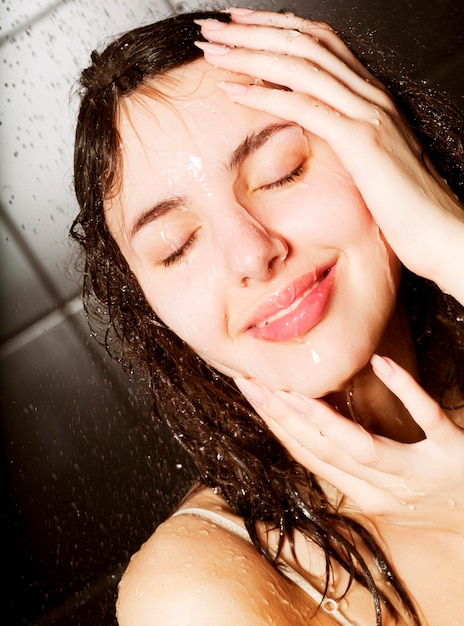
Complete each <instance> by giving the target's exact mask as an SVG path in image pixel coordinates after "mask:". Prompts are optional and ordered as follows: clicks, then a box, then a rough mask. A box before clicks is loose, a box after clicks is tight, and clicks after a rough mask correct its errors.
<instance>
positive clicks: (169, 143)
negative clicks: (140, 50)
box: [106, 59, 280, 232]
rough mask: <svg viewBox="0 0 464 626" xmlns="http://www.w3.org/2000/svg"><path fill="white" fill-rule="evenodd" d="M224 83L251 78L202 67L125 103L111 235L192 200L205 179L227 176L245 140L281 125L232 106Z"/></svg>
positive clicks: (109, 214)
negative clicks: (148, 210) (158, 208)
mask: <svg viewBox="0 0 464 626" xmlns="http://www.w3.org/2000/svg"><path fill="white" fill-rule="evenodd" d="M223 80H232V81H236V82H238V81H240V82H244V83H249V82H250V80H251V78H250V76H245V75H239V74H235V73H232V72H228V71H226V70H221V69H217V68H213V67H212V66H211V65H209V64H208V63H206V62H205V61H204V60H202V59H201V60H198V61H196V62H194V63H191V64H189V65H186V66H184V67H182V68H179V69H177V70H173V71H171V72H169V73H168V74H167V75H166V76H164V77H161V78H158V79H155V80H153V81H152V83H151V84H149V85H147V87H144V88H143V90H139V91H138V92H136V93H134V94H132V95H131V96H130V97H128V98H126V99H125V100H124V101H123V102H122V103H121V107H120V111H119V122H118V130H119V134H120V138H121V146H120V147H121V165H122V167H121V172H120V183H121V185H120V186H119V188H118V190H117V194H116V195H115V196H114V197H112V198H111V199H110V200H109V201H108V202H107V203H106V219H107V222H108V223H109V226H110V230H112V231H113V232H115V231H119V232H121V230H122V231H125V227H124V224H126V223H127V221H130V219H131V217H133V215H132V214H134V213H136V212H137V211H138V210H140V209H142V208H144V207H147V206H150V205H152V204H153V203H155V202H157V201H159V200H160V199H163V198H166V197H169V196H170V195H181V194H185V195H189V194H190V193H191V192H192V185H193V186H194V185H195V184H196V183H199V182H201V181H202V177H203V176H205V174H207V175H214V173H215V172H220V171H223V170H224V165H225V162H226V160H227V157H228V155H229V154H230V153H231V152H232V151H233V150H235V149H236V148H237V146H238V145H239V144H240V143H241V142H242V141H243V140H244V138H245V137H246V136H247V135H249V134H250V133H253V132H255V131H256V130H259V129H261V128H264V127H265V126H267V125H268V124H270V123H273V122H276V121H280V120H278V119H277V118H275V117H272V116H270V115H267V114H265V113H262V112H258V111H254V110H251V109H247V108H246V107H243V106H241V105H238V104H235V103H232V102H231V101H230V100H229V99H228V98H227V96H226V95H225V94H224V93H223V91H222V90H221V89H220V88H218V86H217V83H218V82H220V81H223ZM115 221H116V222H117V223H116V224H115ZM121 227H122V228H121Z"/></svg>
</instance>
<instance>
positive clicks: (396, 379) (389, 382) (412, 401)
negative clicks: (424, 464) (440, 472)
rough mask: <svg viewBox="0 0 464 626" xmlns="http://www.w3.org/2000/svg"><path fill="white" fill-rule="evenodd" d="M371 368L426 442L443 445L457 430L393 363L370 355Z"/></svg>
mask: <svg viewBox="0 0 464 626" xmlns="http://www.w3.org/2000/svg"><path fill="white" fill-rule="evenodd" d="M371 365H372V369H373V370H374V373H375V374H376V376H377V377H378V378H380V380H381V381H382V382H383V383H384V384H385V385H386V386H387V387H388V388H389V389H390V390H391V391H392V392H393V393H394V394H395V395H396V396H397V397H398V398H399V399H400V400H401V401H402V402H403V404H404V406H405V407H406V408H407V410H408V411H409V413H410V414H411V415H412V417H413V419H414V420H415V421H416V422H417V424H419V426H420V427H421V428H422V430H423V431H424V433H425V435H426V437H427V439H430V440H433V441H435V442H436V443H443V442H444V441H446V440H447V439H448V438H449V436H450V435H452V433H453V431H456V430H457V426H455V425H454V424H453V422H452V421H451V420H450V419H449V418H448V416H447V415H446V414H445V412H444V411H443V410H442V409H441V407H440V406H439V405H438V403H437V402H435V400H433V399H432V398H431V397H430V396H429V395H428V394H427V393H426V391H424V389H422V387H421V386H420V385H419V384H418V383H417V382H416V381H415V379H414V378H413V377H412V376H411V375H410V374H409V373H408V372H406V371H405V370H404V369H403V368H402V367H400V366H399V365H398V364H397V363H395V362H394V361H392V360H391V359H389V358H388V357H381V356H379V355H376V354H374V355H373V357H372V359H371Z"/></svg>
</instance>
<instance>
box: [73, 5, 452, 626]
mask: <svg viewBox="0 0 464 626" xmlns="http://www.w3.org/2000/svg"><path fill="white" fill-rule="evenodd" d="M206 17H214V18H216V19H219V20H224V21H228V20H229V16H228V15H227V14H224V13H216V12H195V13H190V14H183V15H178V16H175V17H171V18H169V19H167V20H164V21H162V22H159V23H157V24H153V25H149V26H143V27H141V28H138V29H135V30H132V31H130V32H128V33H126V34H123V35H122V36H121V37H119V38H118V39H117V40H116V41H114V42H113V43H111V44H110V45H108V47H107V48H106V49H105V50H104V51H103V52H101V53H98V52H93V53H92V65H91V66H90V67H89V68H88V69H86V70H85V71H84V72H83V73H82V78H81V83H80V86H81V106H80V112H79V117H78V122H77V130H76V142H75V161H74V166H75V190H76V195H77V199H78V202H79V205H80V213H79V215H78V216H77V218H76V220H75V221H74V223H73V226H72V229H71V235H72V237H73V238H74V240H75V241H77V242H78V243H79V244H80V246H81V249H82V251H83V253H84V254H83V259H84V267H83V295H84V303H85V310H86V313H87V316H88V319H89V323H90V325H91V327H92V329H93V331H94V333H95V335H96V336H97V337H98V338H99V340H100V341H101V342H102V343H103V344H104V345H105V346H106V348H107V350H108V351H109V352H110V354H111V355H112V356H114V358H116V359H118V360H119V361H120V362H121V363H122V364H123V365H124V366H125V367H126V368H129V369H132V368H134V367H137V368H142V369H143V371H144V375H145V377H146V378H147V380H148V381H149V384H150V389H151V394H152V397H153V415H154V416H155V418H156V419H160V420H162V421H163V422H165V423H166V424H167V425H168V427H169V428H170V429H171V430H172V432H173V433H174V436H175V437H176V438H177V440H178V441H179V442H181V444H182V446H183V447H184V448H185V449H186V450H187V451H188V452H189V453H190V455H191V456H192V458H193V460H194V462H195V464H196V467H197V468H198V473H199V479H200V481H201V483H202V484H204V485H208V486H210V487H212V488H214V489H215V490H217V492H218V493H220V494H222V496H223V497H224V498H225V500H226V501H227V502H228V503H229V505H230V506H231V508H232V510H233V511H234V512H236V513H237V514H239V515H240V516H242V517H243V518H244V520H245V524H246V527H247V530H248V532H249V534H250V536H251V539H252V540H253V542H254V544H255V546H256V548H257V549H258V550H259V551H260V552H261V553H263V554H264V555H265V556H266V558H268V559H269V560H270V562H272V563H273V564H274V565H276V560H277V557H276V555H271V554H270V553H269V551H268V548H267V546H266V545H265V544H264V542H263V541H262V540H261V539H260V537H259V535H258V533H257V530H256V524H257V522H259V521H261V520H263V521H265V522H268V523H269V524H271V525H272V526H274V527H275V528H278V529H279V530H280V537H281V545H282V542H283V540H284V538H285V537H288V538H289V539H290V540H292V538H293V536H294V533H295V531H297V530H298V531H300V532H303V533H304V534H305V535H306V536H308V537H310V538H311V540H312V541H314V542H315V543H316V544H317V545H318V546H320V547H321V548H322V549H323V550H324V552H325V554H326V574H327V575H326V590H327V587H328V584H329V572H330V568H331V563H333V562H338V563H340V564H341V565H342V566H343V567H344V568H345V570H346V571H347V572H348V573H349V574H350V580H353V579H354V580H355V581H358V582H359V583H361V584H362V585H364V586H365V587H367V588H368V589H369V590H370V592H371V594H372V596H373V599H374V604H375V609H376V616H377V624H381V623H382V607H387V609H388V610H390V611H392V612H393V613H396V614H398V613H397V612H398V609H399V607H400V606H402V607H403V609H406V611H407V613H408V614H409V616H410V619H411V621H412V622H413V623H419V619H418V616H417V613H416V610H415V608H414V606H413V603H412V602H411V600H410V599H409V596H408V594H407V592H406V590H405V589H404V588H403V586H402V584H401V582H400V581H399V579H398V578H397V576H396V575H395V573H394V572H393V571H392V568H391V567H390V565H389V563H388V560H387V559H386V557H385V556H384V555H383V553H382V551H381V550H380V548H379V546H378V545H377V544H376V543H375V541H374V540H373V539H372V537H371V535H370V534H369V532H368V531H367V530H365V529H364V528H363V527H362V526H361V525H359V524H358V523H357V522H355V521H354V520H352V519H350V518H348V517H345V516H343V515H340V514H339V513H338V512H337V511H336V510H334V509H333V507H332V506H331V505H330V504H329V502H328V501H327V499H326V497H325V495H324V493H323V491H322V490H321V488H320V486H319V484H318V482H317V480H316V478H315V477H314V476H313V475H312V474H310V473H309V472H307V471H306V470H305V469H304V468H302V467H301V466H300V465H299V464H297V463H296V462H295V461H294V460H293V459H292V458H291V457H290V456H289V455H288V454H287V453H286V451H285V450H284V448H283V447H282V445H281V444H280V443H279V442H278V441H277V440H276V438H275V437H274V436H273V435H272V434H271V433H270V432H269V430H268V429H267V428H266V426H265V425H264V424H263V422H262V421H261V419H260V418H259V417H258V416H257V415H256V414H255V412H254V411H253V410H252V409H251V408H250V406H249V405H248V403H247V402H246V401H245V400H244V398H243V396H242V395H241V394H240V393H239V392H238V390H237V389H236V387H235V386H234V384H233V383H232V381H231V380H230V379H228V378H227V377H226V376H223V375H221V374H220V373H218V372H216V371H214V370H213V369H212V368H210V367H209V366H208V365H207V364H206V363H204V362H203V361H202V360H201V359H200V358H199V357H198V356H197V355H196V354H195V353H194V352H193V351H192V350H191V349H190V348H189V346H188V345H187V344H185V343H184V342H183V341H182V340H181V339H179V338H178V337H177V336H176V335H175V334H174V333H173V332H172V331H171V330H169V329H168V328H166V326H165V325H164V324H163V322H162V321H161V320H159V319H157V317H156V315H155V314H154V312H153V310H152V309H151V307H150V306H149V305H148V303H147V301H146V300H145V298H144V296H143V294H142V291H141V289H140V287H139V285H138V283H137V280H136V279H135V277H134V275H133V274H132V272H131V270H130V269H129V267H128V264H127V262H126V261H125V259H124V257H123V256H122V254H121V252H120V250H119V248H118V246H117V245H116V243H115V241H114V239H113V238H112V236H111V234H110V232H109V230H108V227H107V225H106V222H105V218H104V210H103V203H104V200H105V198H106V197H107V196H108V195H110V194H111V193H113V191H114V189H115V187H116V186H117V184H118V176H119V175H120V168H121V162H120V151H119V134H118V129H117V112H118V106H119V104H120V102H121V100H122V99H123V98H125V97H127V96H130V94H132V93H133V92H134V91H136V90H138V89H140V88H141V87H142V86H143V85H145V84H146V83H147V82H148V81H150V80H151V79H152V78H153V77H156V76H160V75H163V74H165V73H167V72H169V71H170V70H172V69H175V68H176V67H179V66H181V65H184V64H186V63H189V62H192V61H194V60H196V59H198V58H200V57H201V52H200V51H199V50H198V48H196V47H195V46H194V45H193V42H194V41H195V40H198V39H201V35H200V32H199V27H198V26H196V25H195V24H194V22H193V20H194V19H195V18H206ZM374 73H376V74H377V75H378V76H379V77H380V78H381V80H383V81H384V82H385V83H386V84H387V86H388V87H389V88H390V89H391V90H392V91H393V92H394V93H395V94H396V96H397V98H398V102H399V105H400V107H401V108H402V109H403V111H404V112H405V113H406V115H407V116H408V118H409V120H410V121H411V124H412V126H413V128H414V129H415V130H416V132H417V134H418V135H419V137H420V139H421V140H422V142H423V145H424V147H425V149H426V150H427V152H428V153H429V154H430V156H431V158H432V160H433V161H434V162H435V165H436V166H438V168H439V170H440V172H441V173H442V174H443V175H444V176H445V177H446V178H447V180H448V182H449V184H450V185H451V186H452V187H453V188H454V189H455V191H456V192H458V193H461V195H462V184H463V182H462V178H463V177H462V171H463V163H464V155H463V147H462V144H461V141H460V139H459V137H458V135H457V134H456V133H453V132H451V131H450V130H448V129H449V128H451V127H453V126H454V128H455V129H459V128H462V127H463V124H462V118H459V112H458V111H457V110H455V109H454V108H453V107H452V106H451V105H449V104H448V105H446V106H444V105H443V104H442V103H441V102H439V100H438V96H437V94H435V93H433V92H431V91H430V90H427V89H425V88H424V86H422V87H421V89H420V90H419V91H418V90H415V89H412V88H411V85H410V83H409V82H407V81H406V80H405V79H403V78H401V79H400V80H394V79H392V78H386V77H384V76H380V75H379V72H375V70H374ZM401 290H402V294H403V297H404V299H405V302H406V304H407V307H408V311H409V316H410V318H411V323H412V326H413V330H414V334H415V338H416V341H417V352H418V358H419V362H420V366H421V368H422V375H423V380H424V384H425V387H426V388H427V389H428V390H429V392H430V393H432V395H434V396H435V397H437V398H439V399H440V398H441V397H442V395H443V393H444V391H445V390H446V389H452V388H458V387H459V385H460V384H462V380H464V376H463V374H464V363H463V361H464V359H463V345H464V331H463V321H462V320H463V312H462V308H461V307H460V306H459V305H458V304H457V303H456V302H455V301H454V300H453V299H452V298H450V297H447V296H445V295H444V294H442V293H441V291H440V290H439V289H438V288H437V287H436V286H435V285H434V284H432V283H430V282H428V281H426V280H423V279H420V278H418V277H416V276H414V275H413V274H411V273H410V272H407V271H406V270H405V271H404V275H403V284H402V289H401ZM459 390H460V391H461V393H462V392H463V391H464V390H463V389H462V388H461V387H459ZM353 537H354V538H355V539H353ZM360 542H361V544H362V545H363V546H364V548H367V550H368V551H369V552H370V553H371V554H372V555H373V558H374V560H375V562H376V564H377V567H378V569H379V571H380V572H381V574H382V576H383V581H384V583H385V584H381V585H378V584H376V583H375V581H374V576H373V574H372V573H371V571H370V570H369V567H368V566H367V564H366V561H365V559H364V558H363V557H362V556H361V554H360V552H359V551H358V548H357V546H358V545H359V543H360ZM276 566H277V565H276Z"/></svg>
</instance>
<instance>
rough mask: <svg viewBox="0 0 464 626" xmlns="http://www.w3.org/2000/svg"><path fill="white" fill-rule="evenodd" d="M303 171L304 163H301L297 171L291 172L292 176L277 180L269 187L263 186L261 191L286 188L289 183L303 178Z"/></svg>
mask: <svg viewBox="0 0 464 626" xmlns="http://www.w3.org/2000/svg"><path fill="white" fill-rule="evenodd" d="M303 170H304V166H303V163H300V165H299V166H298V167H297V168H296V169H295V170H293V172H290V174H287V175H286V176H283V177H282V178H280V179H279V180H276V181H275V182H273V183H269V184H268V185H263V186H262V187H261V188H260V190H261V191H268V190H269V189H278V188H279V187H284V186H285V185H288V184H289V183H293V182H294V181H295V178H298V176H301V174H302V173H303Z"/></svg>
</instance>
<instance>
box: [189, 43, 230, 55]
mask: <svg viewBox="0 0 464 626" xmlns="http://www.w3.org/2000/svg"><path fill="white" fill-rule="evenodd" d="M194 43H195V45H196V46H197V48H200V49H201V50H203V52H206V53H208V54H212V55H214V56H223V55H224V54H229V52H230V48H228V47H227V46H221V45H219V44H217V43H210V42H209V41H195V42H194Z"/></svg>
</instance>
